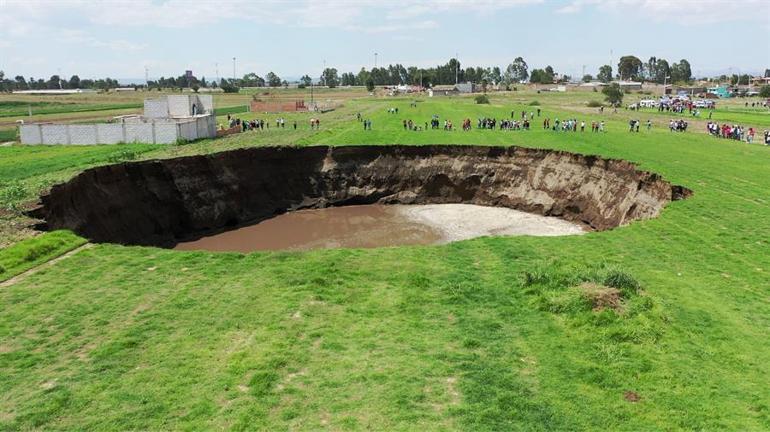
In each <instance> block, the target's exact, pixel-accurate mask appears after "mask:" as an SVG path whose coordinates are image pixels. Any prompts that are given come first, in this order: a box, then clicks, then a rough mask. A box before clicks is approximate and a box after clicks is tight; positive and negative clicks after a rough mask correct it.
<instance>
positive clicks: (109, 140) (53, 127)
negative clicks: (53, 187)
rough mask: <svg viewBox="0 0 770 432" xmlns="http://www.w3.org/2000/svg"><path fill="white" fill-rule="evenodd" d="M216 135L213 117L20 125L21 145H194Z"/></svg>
mask: <svg viewBox="0 0 770 432" xmlns="http://www.w3.org/2000/svg"><path fill="white" fill-rule="evenodd" d="M216 135H217V125H216V118H215V117H214V116H213V115H210V116H205V117H197V118H195V119H190V120H187V121H184V122H176V121H172V120H151V121H148V122H127V123H104V124H101V123H100V124H88V125H67V124H25V125H21V142H22V144H48V145H54V144H79V145H93V144H117V143H121V142H123V143H132V142H140V143H155V144H172V143H175V142H177V140H179V139H185V140H188V141H193V140H196V139H200V138H213V137H216Z"/></svg>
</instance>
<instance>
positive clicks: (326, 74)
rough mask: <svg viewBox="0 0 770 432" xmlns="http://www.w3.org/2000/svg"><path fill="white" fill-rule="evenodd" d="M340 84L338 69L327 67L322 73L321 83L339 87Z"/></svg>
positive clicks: (330, 86)
mask: <svg viewBox="0 0 770 432" xmlns="http://www.w3.org/2000/svg"><path fill="white" fill-rule="evenodd" d="M339 84H340V79H339V77H338V76H337V69H335V68H326V69H324V71H323V73H321V85H325V86H327V87H329V88H334V87H337V86H338V85H339Z"/></svg>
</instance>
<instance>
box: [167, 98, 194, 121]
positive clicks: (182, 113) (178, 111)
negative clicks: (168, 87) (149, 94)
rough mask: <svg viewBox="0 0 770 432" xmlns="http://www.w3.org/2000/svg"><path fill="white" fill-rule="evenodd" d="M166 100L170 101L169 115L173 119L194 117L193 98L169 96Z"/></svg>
mask: <svg viewBox="0 0 770 432" xmlns="http://www.w3.org/2000/svg"><path fill="white" fill-rule="evenodd" d="M166 98H167V100H168V113H169V115H170V116H171V117H190V115H192V114H191V109H190V108H191V107H192V104H191V103H190V99H191V98H189V97H187V95H169V96H167V97H166Z"/></svg>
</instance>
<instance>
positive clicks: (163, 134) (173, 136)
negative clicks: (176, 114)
mask: <svg viewBox="0 0 770 432" xmlns="http://www.w3.org/2000/svg"><path fill="white" fill-rule="evenodd" d="M178 137H179V131H178V130H177V126H176V122H168V121H166V122H164V121H158V122H155V143H156V144H173V143H175V142H176V140H177V138H178Z"/></svg>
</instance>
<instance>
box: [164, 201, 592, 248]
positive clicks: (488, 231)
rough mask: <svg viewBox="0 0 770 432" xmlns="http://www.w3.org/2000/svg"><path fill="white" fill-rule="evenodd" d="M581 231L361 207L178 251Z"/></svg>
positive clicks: (457, 209)
mask: <svg viewBox="0 0 770 432" xmlns="http://www.w3.org/2000/svg"><path fill="white" fill-rule="evenodd" d="M584 232H585V228H584V227H583V226H582V225H579V224H575V223H572V222H567V221H565V220H562V219H558V218H553V217H545V216H538V215H534V214H531V213H525V212H521V211H517V210H512V209H508V208H501V207H485V206H477V205H471V204H428V205H378V204H373V205H359V206H344V207H329V208H324V209H310V210H299V211H295V212H289V213H285V214H282V215H280V216H276V217H274V218H272V219H268V220H265V221H262V222H260V223H258V224H255V225H250V226H246V227H242V228H238V229H234V230H231V231H225V232H222V233H219V234H214V235H211V236H208V237H203V238H200V239H198V240H193V241H189V242H184V243H179V244H177V245H176V247H175V248H174V249H176V250H208V251H233V252H252V251H265V250H309V249H325V248H341V247H348V248H375V247H385V246H401V245H428V244H442V243H449V242H452V241H457V240H466V239H470V238H475V237H481V236H490V235H534V236H558V235H576V234H582V233H584Z"/></svg>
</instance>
